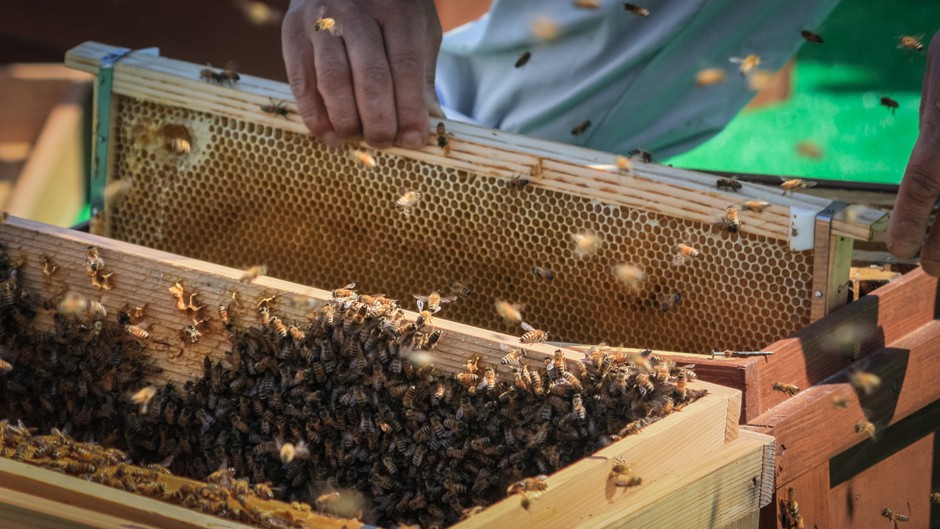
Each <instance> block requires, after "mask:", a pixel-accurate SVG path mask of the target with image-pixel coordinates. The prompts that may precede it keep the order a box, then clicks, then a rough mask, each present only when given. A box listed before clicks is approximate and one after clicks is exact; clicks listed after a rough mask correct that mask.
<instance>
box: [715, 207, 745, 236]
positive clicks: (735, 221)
mask: <svg viewBox="0 0 940 529" xmlns="http://www.w3.org/2000/svg"><path fill="white" fill-rule="evenodd" d="M717 225H718V226H719V227H720V228H721V229H723V230H725V231H727V232H728V233H738V230H740V229H741V218H740V217H738V208H736V207H734V206H728V207H727V208H725V216H724V217H722V218H721V220H720V221H718V223H717Z"/></svg>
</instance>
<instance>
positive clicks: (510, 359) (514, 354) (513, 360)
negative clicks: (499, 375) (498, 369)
mask: <svg viewBox="0 0 940 529" xmlns="http://www.w3.org/2000/svg"><path fill="white" fill-rule="evenodd" d="M500 347H501V348H502V349H503V350H504V351H505V350H508V351H509V352H508V353H506V355H505V356H503V358H502V359H500V361H499V363H501V364H503V365H504V366H508V365H512V366H518V365H519V363H520V361H521V360H522V359H523V358H525V349H523V348H521V347H512V348H510V347H509V346H507V345H506V344H500Z"/></svg>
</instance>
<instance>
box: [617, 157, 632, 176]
mask: <svg viewBox="0 0 940 529" xmlns="http://www.w3.org/2000/svg"><path fill="white" fill-rule="evenodd" d="M614 166H615V167H616V168H617V169H619V170H621V171H623V172H625V173H629V172H630V159H629V158H627V157H626V156H617V157H616V158H614Z"/></svg>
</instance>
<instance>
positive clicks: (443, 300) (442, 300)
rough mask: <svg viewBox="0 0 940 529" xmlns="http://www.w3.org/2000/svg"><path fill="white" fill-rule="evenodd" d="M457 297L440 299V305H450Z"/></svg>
mask: <svg viewBox="0 0 940 529" xmlns="http://www.w3.org/2000/svg"><path fill="white" fill-rule="evenodd" d="M456 300H457V296H446V297H442V298H441V303H450V302H451V301H456Z"/></svg>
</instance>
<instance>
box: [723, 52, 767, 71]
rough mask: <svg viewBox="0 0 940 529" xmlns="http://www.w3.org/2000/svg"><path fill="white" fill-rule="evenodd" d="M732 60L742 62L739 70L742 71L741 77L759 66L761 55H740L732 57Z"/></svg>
mask: <svg viewBox="0 0 940 529" xmlns="http://www.w3.org/2000/svg"><path fill="white" fill-rule="evenodd" d="M730 61H731V62H733V63H736V64H740V66H739V67H738V70H739V71H740V72H741V77H747V74H749V73H751V72H752V71H754V69H755V68H757V66H758V65H759V64H760V56H759V55H756V54H753V53H752V54H750V55H748V56H747V57H745V58H743V59H741V58H739V57H732V58H731V59H730Z"/></svg>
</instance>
